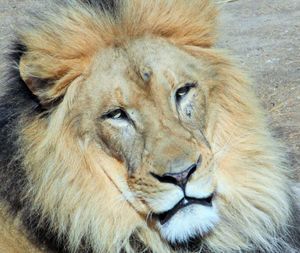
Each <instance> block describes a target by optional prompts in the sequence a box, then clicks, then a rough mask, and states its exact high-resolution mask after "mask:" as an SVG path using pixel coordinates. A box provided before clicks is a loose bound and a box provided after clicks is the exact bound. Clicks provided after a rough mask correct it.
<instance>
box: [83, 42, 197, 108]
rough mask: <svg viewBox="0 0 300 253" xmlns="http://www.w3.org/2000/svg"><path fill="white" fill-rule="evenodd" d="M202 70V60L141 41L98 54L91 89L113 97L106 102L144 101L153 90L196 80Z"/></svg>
mask: <svg viewBox="0 0 300 253" xmlns="http://www.w3.org/2000/svg"><path fill="white" fill-rule="evenodd" d="M199 68H201V64H200V62H199V60H197V59H196V58H194V57H192V56H191V55H189V54H188V53H186V52H184V51H183V50H180V49H179V48H177V47H175V46H173V45H171V44H169V43H168V42H165V41H162V40H155V39H139V40H136V41H133V42H131V43H129V44H128V45H126V46H124V47H120V48H109V49H106V50H104V51H103V52H99V53H98V54H97V55H96V56H95V58H94V62H93V64H92V66H91V71H90V75H89V77H88V86H89V87H90V89H92V92H93V93H94V94H101V95H102V96H103V97H104V98H105V94H108V93H109V94H110V95H113V96H114V97H110V98H107V99H110V100H113V99H117V98H118V97H119V98H123V100H124V99H126V98H128V100H130V97H131V96H132V95H134V96H135V97H136V95H137V94H139V95H140V97H142V96H144V95H146V93H147V92H148V93H149V90H151V89H160V90H168V89H170V88H172V86H176V85H180V84H181V83H184V82H187V81H193V80H197V75H198V74H199ZM147 77H149V80H151V82H148V81H149V80H148V78H147ZM112 92H113V93H114V94H111V93H112ZM124 103H126V101H124Z"/></svg>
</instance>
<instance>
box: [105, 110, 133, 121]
mask: <svg viewBox="0 0 300 253" xmlns="http://www.w3.org/2000/svg"><path fill="white" fill-rule="evenodd" d="M103 117H104V118H106V119H116V120H118V119H122V120H129V118H128V115H127V113H126V112H125V111H124V110H123V109H116V110H113V111H110V112H108V113H106V114H104V115H103Z"/></svg>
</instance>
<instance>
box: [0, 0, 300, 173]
mask: <svg viewBox="0 0 300 253" xmlns="http://www.w3.org/2000/svg"><path fill="white" fill-rule="evenodd" d="M49 2H51V1H50V0H39V1H38V0H35V1H34V0H0V48H1V47H3V46H5V44H6V43H7V41H9V37H10V36H11V33H12V32H11V31H12V29H13V27H14V26H15V25H16V24H17V25H18V26H20V25H22V19H23V18H24V10H25V9H26V8H27V9H28V8H29V9H30V8H31V9H33V10H35V9H37V7H36V6H42V8H43V7H44V6H47V4H48V3H49ZM218 2H227V3H223V4H221V12H222V15H221V18H220V28H219V33H220V39H219V42H218V46H219V47H221V48H224V49H229V50H230V53H231V54H232V55H234V56H236V57H237V60H238V61H239V62H240V64H241V66H242V68H243V69H245V70H247V71H248V72H249V73H250V76H251V78H252V80H253V83H254V85H255V89H256V91H257V94H258V96H259V97H260V98H261V101H262V103H263V105H264V106H265V108H266V109H267V110H268V111H269V115H270V125H271V127H272V128H273V129H274V132H275V133H276V135H277V136H278V137H279V138H280V139H281V140H282V141H284V142H285V143H286V144H287V149H288V153H289V160H290V163H291V165H292V166H293V167H294V168H295V169H297V170H299V171H300V1H299V0H286V1H282V0H237V1H226V0H218ZM1 60H2V59H1V58H0V62H1ZM299 178H300V173H299Z"/></svg>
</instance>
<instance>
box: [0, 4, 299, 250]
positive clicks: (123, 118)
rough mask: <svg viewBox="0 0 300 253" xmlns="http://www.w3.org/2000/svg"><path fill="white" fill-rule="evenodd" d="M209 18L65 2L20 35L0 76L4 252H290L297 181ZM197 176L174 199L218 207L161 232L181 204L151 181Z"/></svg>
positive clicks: (171, 10) (190, 7)
mask: <svg viewBox="0 0 300 253" xmlns="http://www.w3.org/2000/svg"><path fill="white" fill-rule="evenodd" d="M216 15H217V11H216V7H215V6H214V4H213V1H209V0H201V1H200V0H189V1H185V0H174V1H169V0H155V1H148V0H124V1H117V0H116V1H113V0H106V1H104V0H103V1H101V0H82V1H79V0H65V1H57V2H54V3H53V4H52V5H51V6H49V7H48V9H47V11H46V12H45V13H41V14H39V15H37V16H36V15H33V14H32V16H31V18H30V20H31V21H30V22H29V23H28V24H26V25H24V26H22V27H20V29H19V31H18V40H17V42H13V43H12V53H10V55H9V57H8V59H7V66H8V67H7V69H6V71H5V73H4V76H3V77H2V78H1V79H0V81H1V85H2V86H4V88H5V90H6V91H5V94H4V95H3V96H2V97H1V101H0V128H1V130H0V131H1V132H0V144H1V147H2V148H1V150H0V182H1V184H0V251H1V252H8V253H17V252H37V253H41V252H65V253H70V252H76V253H80V252H85V253H86V252H91V253H93V252H95V253H96V252H97V253H98V252H112V253H115V252H126V253H130V252H136V253H138V252H157V253H165V252H177V251H178V252H214V253H221V252H273V253H276V252H298V251H299V250H300V245H299V242H300V235H299V227H300V221H299V206H297V205H298V202H299V199H296V193H295V191H294V189H296V188H297V187H296V184H295V182H294V181H293V177H294V175H293V171H292V170H291V169H290V168H289V166H288V165H287V163H286V161H285V151H284V148H283V147H282V146H281V145H280V144H279V143H278V142H277V141H276V140H275V139H274V138H273V137H272V135H271V133H270V130H269V129H268V126H267V122H266V119H265V118H266V117H265V115H264V112H263V110H262V108H261V107H260V105H259V103H258V101H257V99H256V97H255V95H254V93H253V91H252V90H251V87H250V85H249V84H248V81H247V80H246V79H245V77H244V76H243V74H242V73H241V71H240V70H239V69H238V68H237V67H236V66H234V64H232V63H231V62H230V61H229V60H227V59H226V57H224V56H223V55H222V53H220V52H219V51H218V50H216V49H214V48H212V47H213V45H214V42H215V25H216ZM187 84H188V85H189V90H188V92H189V93H187V94H185V96H186V97H183V98H182V100H180V99H181V98H180V99H178V91H179V90H180V88H182V87H186V86H184V85H187ZM176 99H177V100H178V101H177V100H176ZM116 108H121V109H122V110H126V114H124V113H123V114H122V113H121V114H120V113H118V112H119V111H117V113H112V112H114V110H115V109H116ZM117 116H118V117H119V118H118V117H117ZM191 164H195V166H196V167H195V168H196V169H195V171H193V174H192V175H191V176H190V178H189V181H188V182H187V183H186V186H185V189H184V196H186V197H191V198H195V199H203V198H207V196H208V195H209V194H211V193H213V194H214V195H213V196H214V197H213V200H212V206H211V207H202V206H201V208H200V207H199V206H198V205H191V206H187V207H185V208H184V209H182V210H181V211H180V212H179V213H178V214H175V215H174V216H173V218H171V220H170V221H169V222H168V223H167V224H166V225H162V224H160V223H159V221H158V219H159V218H158V217H159V215H160V214H161V213H164V212H166V211H168V210H170V209H171V208H172V207H173V206H174V205H176V203H177V202H178V201H180V199H181V198H182V197H183V192H182V190H181V189H180V187H177V186H175V185H174V184H173V183H170V182H167V183H166V182H163V180H162V179H161V178H162V176H163V175H164V174H165V173H167V174H168V173H179V172H181V171H183V170H184V169H186V168H188V167H189V166H190V165H191ZM168 180H170V179H168ZM297 201H298V202H297ZM203 217H205V219H204V218H203ZM201 218H202V219H201ZM16 241H17V242H18V243H14V242H16Z"/></svg>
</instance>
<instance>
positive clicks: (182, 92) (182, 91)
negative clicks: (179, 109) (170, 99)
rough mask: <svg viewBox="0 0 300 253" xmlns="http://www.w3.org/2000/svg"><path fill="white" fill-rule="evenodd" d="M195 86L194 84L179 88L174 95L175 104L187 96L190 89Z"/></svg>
mask: <svg viewBox="0 0 300 253" xmlns="http://www.w3.org/2000/svg"><path fill="white" fill-rule="evenodd" d="M196 86H197V84H196V83H187V84H185V85H184V86H183V87H181V88H179V89H178V90H177V91H176V94H175V98H176V102H177V103H178V102H180V100H181V99H182V98H183V97H185V95H187V94H188V93H189V91H190V90H191V89H192V88H194V87H196Z"/></svg>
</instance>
